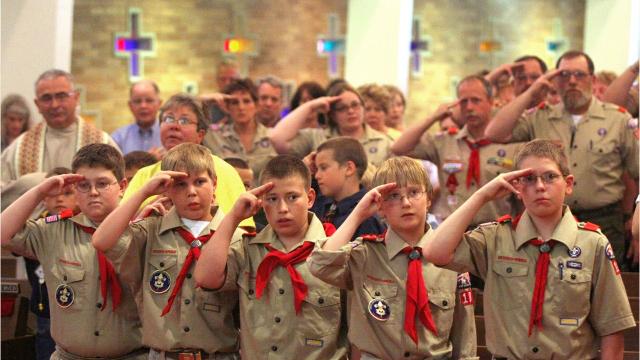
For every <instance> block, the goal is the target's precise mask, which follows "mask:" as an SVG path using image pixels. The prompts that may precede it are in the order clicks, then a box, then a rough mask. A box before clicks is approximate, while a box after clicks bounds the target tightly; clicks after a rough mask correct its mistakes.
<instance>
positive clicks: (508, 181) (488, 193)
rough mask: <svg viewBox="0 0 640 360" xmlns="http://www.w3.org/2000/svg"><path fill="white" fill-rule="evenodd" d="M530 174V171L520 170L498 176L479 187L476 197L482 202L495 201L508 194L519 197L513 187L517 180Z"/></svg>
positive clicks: (531, 171) (518, 193)
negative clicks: (481, 198)
mask: <svg viewBox="0 0 640 360" xmlns="http://www.w3.org/2000/svg"><path fill="white" fill-rule="evenodd" d="M532 173H533V170H532V169H522V170H516V171H511V172H508V173H504V174H500V175H498V176H496V177H495V178H493V180H491V181H489V182H488V183H487V184H486V185H484V186H483V187H481V188H480V189H479V190H478V195H480V196H482V197H483V199H484V201H491V200H495V199H498V198H501V197H504V196H506V195H508V194H509V193H514V194H516V195H520V191H518V190H517V189H516V188H515V186H514V185H515V184H516V183H517V182H518V179H520V178H521V177H524V176H527V175H530V174H532Z"/></svg>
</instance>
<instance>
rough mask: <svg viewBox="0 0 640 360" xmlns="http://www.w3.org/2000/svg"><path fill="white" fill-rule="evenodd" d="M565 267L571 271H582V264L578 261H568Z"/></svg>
mask: <svg viewBox="0 0 640 360" xmlns="http://www.w3.org/2000/svg"><path fill="white" fill-rule="evenodd" d="M567 267H568V268H571V269H578V270H580V269H582V263H581V262H580V261H572V260H569V261H567Z"/></svg>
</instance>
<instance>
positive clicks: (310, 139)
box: [289, 124, 393, 166]
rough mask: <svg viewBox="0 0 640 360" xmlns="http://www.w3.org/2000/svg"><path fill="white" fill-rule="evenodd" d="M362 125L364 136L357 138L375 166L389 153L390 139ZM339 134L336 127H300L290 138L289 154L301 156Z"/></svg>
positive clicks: (385, 158)
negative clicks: (293, 136)
mask: <svg viewBox="0 0 640 360" xmlns="http://www.w3.org/2000/svg"><path fill="white" fill-rule="evenodd" d="M363 126H364V136H363V137H362V138H361V139H358V140H359V141H360V143H361V144H362V146H363V147H364V150H365V152H366V153H367V159H368V160H369V162H370V163H372V164H373V165H375V166H380V164H382V162H383V161H385V160H387V158H388V157H389V156H390V155H391V144H392V143H393V142H392V141H391V139H390V138H389V137H388V136H387V135H385V134H383V133H381V132H378V131H376V130H374V129H372V128H371V127H369V126H368V125H366V124H365V125H363ZM338 136H341V135H340V133H338V129H337V128H333V127H329V128H326V129H302V130H300V131H298V135H297V136H296V137H295V138H293V140H291V150H290V151H289V153H290V154H291V155H295V156H298V157H300V158H303V157H305V156H307V155H308V154H309V153H310V152H312V151H314V150H316V149H317V148H318V146H320V144H322V143H323V142H325V141H327V140H329V139H331V138H334V137H338Z"/></svg>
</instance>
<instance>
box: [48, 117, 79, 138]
mask: <svg viewBox="0 0 640 360" xmlns="http://www.w3.org/2000/svg"><path fill="white" fill-rule="evenodd" d="M80 121H81V118H80V117H77V116H76V121H74V122H73V123H71V125H69V126H67V127H66V128H64V129H56V128H52V127H51V126H49V124H47V123H46V121H45V122H44V123H45V124H46V125H47V126H46V129H47V132H48V133H51V134H61V135H62V134H70V133H75V132H76V130H77V129H78V122H80Z"/></svg>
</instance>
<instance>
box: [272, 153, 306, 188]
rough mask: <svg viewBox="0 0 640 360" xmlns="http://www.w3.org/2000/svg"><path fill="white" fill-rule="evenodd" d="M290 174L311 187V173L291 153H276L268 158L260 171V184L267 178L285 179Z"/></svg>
mask: <svg viewBox="0 0 640 360" xmlns="http://www.w3.org/2000/svg"><path fill="white" fill-rule="evenodd" d="M292 176H298V177H300V178H301V179H302V180H303V181H304V186H305V188H307V189H308V188H310V187H311V173H310V172H309V168H307V165H305V164H304V163H303V162H302V160H300V159H299V158H297V157H295V156H292V155H278V156H276V157H274V158H273V159H271V160H269V162H268V163H267V165H265V167H264V169H263V170H262V172H261V173H260V185H262V184H264V183H266V182H267V181H268V180H269V179H285V178H288V177H292Z"/></svg>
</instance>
